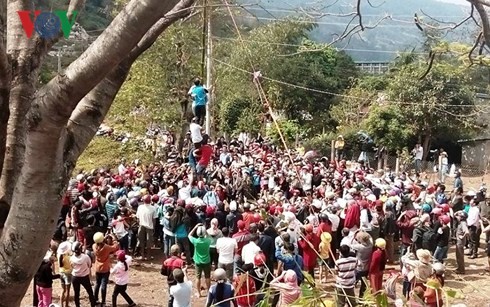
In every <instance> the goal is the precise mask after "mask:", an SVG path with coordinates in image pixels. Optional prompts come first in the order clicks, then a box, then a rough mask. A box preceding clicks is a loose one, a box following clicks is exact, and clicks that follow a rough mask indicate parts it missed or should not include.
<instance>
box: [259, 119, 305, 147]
mask: <svg viewBox="0 0 490 307" xmlns="http://www.w3.org/2000/svg"><path fill="white" fill-rule="evenodd" d="M277 124H278V126H279V129H280V130H281V133H282V136H283V138H284V141H285V142H286V144H287V145H288V147H290V146H293V145H294V143H295V141H296V137H298V138H299V139H302V138H303V137H304V135H305V132H306V131H304V130H302V128H301V127H300V125H298V123H297V122H295V121H292V120H280V121H278V122H277ZM266 136H267V137H268V138H269V139H270V140H271V141H272V143H273V144H275V145H277V146H280V147H282V146H283V143H282V140H281V137H280V135H279V132H278V131H277V128H276V125H275V124H274V123H271V124H269V125H268V127H267V129H266Z"/></svg>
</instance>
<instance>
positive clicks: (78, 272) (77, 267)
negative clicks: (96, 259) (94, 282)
mask: <svg viewBox="0 0 490 307" xmlns="http://www.w3.org/2000/svg"><path fill="white" fill-rule="evenodd" d="M70 264H71V267H72V268H73V270H72V271H71V274H72V275H73V276H75V277H84V276H88V275H89V274H90V268H91V267H92V260H90V257H89V256H87V255H86V254H80V255H79V256H76V255H72V256H71V257H70Z"/></svg>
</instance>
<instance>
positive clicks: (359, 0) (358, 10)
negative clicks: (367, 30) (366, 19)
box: [356, 0, 364, 31]
mask: <svg viewBox="0 0 490 307" xmlns="http://www.w3.org/2000/svg"><path fill="white" fill-rule="evenodd" d="M356 10H357V14H356V16H357V17H358V18H359V26H360V27H361V31H364V25H363V24H362V15H361V0H357V6H356Z"/></svg>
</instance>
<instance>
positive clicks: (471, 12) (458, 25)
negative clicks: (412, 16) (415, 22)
mask: <svg viewBox="0 0 490 307" xmlns="http://www.w3.org/2000/svg"><path fill="white" fill-rule="evenodd" d="M420 11H421V12H422V14H424V15H425V16H427V17H429V18H430V19H432V20H434V21H436V22H437V23H442V24H451V25H450V26H446V27H433V26H432V25H429V24H427V23H423V22H421V21H420V20H419V22H420V23H421V24H424V25H425V26H429V27H432V28H437V29H438V30H441V31H443V30H455V29H456V28H459V27H460V26H462V25H463V24H464V23H466V22H467V21H468V20H470V19H474V16H473V14H474V11H475V6H474V5H472V6H471V11H470V14H469V15H468V16H467V17H465V18H464V19H463V20H461V21H460V22H457V23H454V22H447V21H442V20H437V19H436V18H434V17H432V16H430V15H428V14H426V13H425V12H424V11H423V10H420Z"/></svg>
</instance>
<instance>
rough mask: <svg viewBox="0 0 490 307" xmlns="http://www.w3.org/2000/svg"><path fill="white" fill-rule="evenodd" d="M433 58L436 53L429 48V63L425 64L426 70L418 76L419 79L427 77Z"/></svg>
mask: <svg viewBox="0 0 490 307" xmlns="http://www.w3.org/2000/svg"><path fill="white" fill-rule="evenodd" d="M435 58H436V53H435V52H433V51H432V50H431V52H430V53H429V65H428V66H427V70H426V71H425V72H424V74H423V75H422V76H420V78H419V80H423V79H424V78H425V77H427V75H428V74H429V72H430V70H431V69H432V65H433V64H434V60H435Z"/></svg>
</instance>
